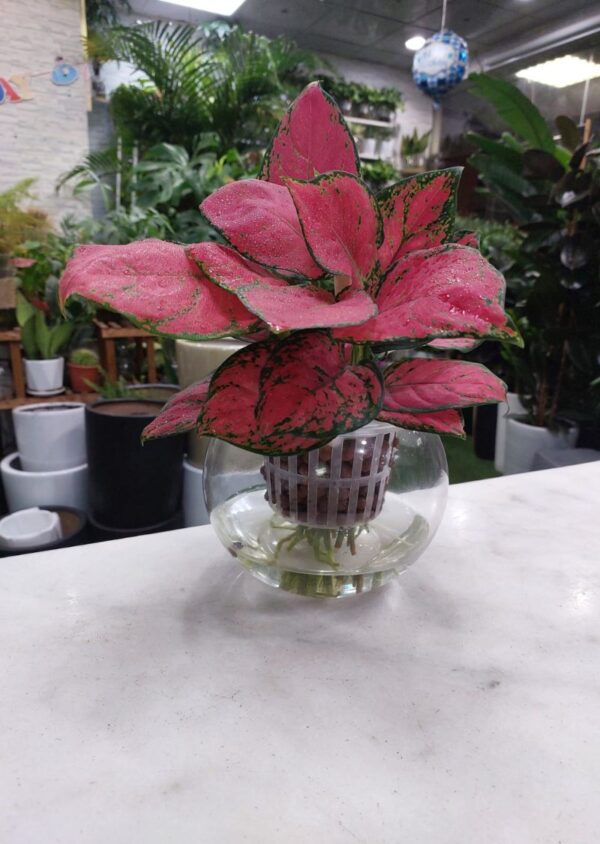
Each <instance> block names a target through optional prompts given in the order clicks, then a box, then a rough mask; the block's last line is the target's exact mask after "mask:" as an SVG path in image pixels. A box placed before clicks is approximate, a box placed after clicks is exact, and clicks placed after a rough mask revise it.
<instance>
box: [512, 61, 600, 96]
mask: <svg viewBox="0 0 600 844" xmlns="http://www.w3.org/2000/svg"><path fill="white" fill-rule="evenodd" d="M517 76H518V77H519V79H527V80H529V81H530V82H541V83H542V85H550V86H551V87H552V88H566V87H567V86H569V85H577V84H578V83H579V82H585V81H586V79H596V78H597V77H598V76H600V64H596V62H592V61H590V60H589V59H580V58H579V57H578V56H561V57H560V58H559V59H551V61H548V62H542V63H541V64H534V65H532V66H531V67H525V68H523V70H519V71H518V72H517Z"/></svg>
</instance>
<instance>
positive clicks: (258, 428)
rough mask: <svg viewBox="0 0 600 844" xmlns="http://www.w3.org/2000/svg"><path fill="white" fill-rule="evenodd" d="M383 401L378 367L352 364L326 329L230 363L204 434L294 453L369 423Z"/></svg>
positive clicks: (251, 350)
mask: <svg viewBox="0 0 600 844" xmlns="http://www.w3.org/2000/svg"><path fill="white" fill-rule="evenodd" d="M381 398H382V380H381V375H380V373H379V370H378V368H377V366H376V365H375V364H372V363H360V364H356V365H352V364H350V363H349V362H348V360H347V356H346V354H345V351H344V348H343V347H342V346H340V345H339V344H336V343H335V342H334V341H333V340H332V339H331V337H330V336H329V334H328V333H327V332H325V331H305V332H299V333H298V334H293V335H292V336H291V337H288V338H286V339H285V340H276V339H274V338H271V339H269V340H266V341H263V342H261V343H253V344H252V345H251V346H247V347H246V348H245V349H241V350H240V351H239V352H236V354H235V355H233V356H232V357H231V358H229V359H228V360H227V361H225V363H224V364H223V365H222V366H221V367H220V368H219V369H218V370H217V371H216V373H215V375H214V376H213V380H212V382H211V385H210V391H209V398H208V401H207V403H206V406H205V409H204V412H203V414H202V417H201V420H200V428H199V430H200V432H201V433H203V434H208V435H210V436H215V437H219V438H220V439H224V440H226V441H228V442H231V443H233V444H234V445H238V446H241V447H242V448H246V449H248V450H250V451H256V452H258V453H260V454H294V453H297V452H299V451H304V450H306V449H309V448H313V447H315V446H317V445H320V444H324V443H326V442H328V441H329V440H330V439H332V438H333V437H335V436H337V434H339V433H343V432H346V431H353V430H354V429H355V428H359V427H360V426H361V425H363V424H366V423H367V422H369V421H370V420H371V419H373V417H374V416H375V415H376V413H377V411H378V409H379V406H380V404H381Z"/></svg>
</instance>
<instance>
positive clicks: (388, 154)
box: [379, 138, 394, 161]
mask: <svg viewBox="0 0 600 844" xmlns="http://www.w3.org/2000/svg"><path fill="white" fill-rule="evenodd" d="M379 157H380V158H382V159H383V160H384V161H391V159H392V158H393V157H394V139H393V138H385V139H384V140H381V141H380V142H379Z"/></svg>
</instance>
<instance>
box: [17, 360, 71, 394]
mask: <svg viewBox="0 0 600 844" xmlns="http://www.w3.org/2000/svg"><path fill="white" fill-rule="evenodd" d="M23 363H24V364H25V380H26V382H27V390H28V391H29V392H33V393H39V394H40V395H43V394H44V393H48V394H52V393H56V392H58V391H59V390H61V389H62V388H63V381H64V375H65V359H64V358H51V359H50V360H28V359H27V358H24V359H23Z"/></svg>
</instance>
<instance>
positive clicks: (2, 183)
mask: <svg viewBox="0 0 600 844" xmlns="http://www.w3.org/2000/svg"><path fill="white" fill-rule="evenodd" d="M0 5H1V7H2V30H1V32H0V76H3V77H7V76H10V75H11V74H13V73H34V74H35V73H39V72H42V71H51V70H52V68H53V66H54V61H55V59H56V58H57V56H62V57H63V58H64V60H65V61H67V62H70V63H72V64H80V63H81V62H82V61H83V49H82V40H81V22H80V0H1V3H0ZM79 71H80V76H79V79H78V80H77V81H76V82H75V83H74V84H73V85H69V86H64V87H60V86H58V85H54V84H53V83H52V82H51V80H50V76H49V75H45V76H33V77H32V79H31V82H30V85H31V90H32V93H33V95H34V98H33V99H32V100H29V101H26V102H21V103H16V104H13V103H9V102H5V103H4V104H3V105H2V106H0V165H1V166H0V191H1V190H4V189H5V188H7V187H10V186H11V185H13V184H14V183H15V182H17V181H19V180H20V179H24V178H27V177H34V178H35V179H36V182H35V185H34V186H33V188H32V190H33V192H34V193H35V194H36V197H37V201H36V204H37V205H38V206H40V207H41V208H43V209H44V210H46V211H47V212H48V213H50V215H51V216H52V218H53V219H54V220H55V221H56V222H58V221H59V220H60V219H61V218H62V217H63V216H64V215H65V214H68V213H74V214H76V215H78V216H82V215H83V214H86V213H88V211H89V200H88V199H87V198H85V199H79V198H74V197H73V196H72V194H71V193H70V191H69V190H68V189H63V190H62V191H61V193H60V194H59V195H58V196H57V195H56V194H55V185H56V180H57V178H58V177H59V176H60V175H61V174H62V173H64V172H65V171H67V170H69V169H70V168H71V167H73V166H74V165H75V164H77V163H78V162H79V161H81V159H82V157H83V156H84V155H85V153H86V152H87V150H88V119H87V104H88V92H89V81H88V78H87V72H86V69H85V67H80V68H79Z"/></svg>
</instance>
